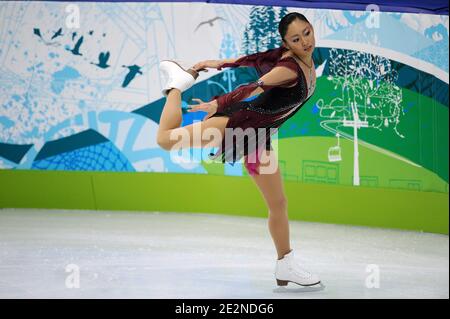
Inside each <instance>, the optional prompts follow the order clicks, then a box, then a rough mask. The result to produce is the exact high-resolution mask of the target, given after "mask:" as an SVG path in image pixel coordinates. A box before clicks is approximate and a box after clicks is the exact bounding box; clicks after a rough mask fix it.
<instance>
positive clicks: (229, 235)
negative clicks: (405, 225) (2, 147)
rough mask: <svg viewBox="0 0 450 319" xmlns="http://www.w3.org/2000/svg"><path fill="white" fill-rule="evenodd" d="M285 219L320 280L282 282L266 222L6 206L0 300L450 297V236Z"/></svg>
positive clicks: (0, 218) (1, 215)
mask: <svg viewBox="0 0 450 319" xmlns="http://www.w3.org/2000/svg"><path fill="white" fill-rule="evenodd" d="M290 225H291V228H290V231H291V243H292V248H293V249H294V250H295V253H296V256H297V260H298V261H299V262H300V263H301V264H302V265H303V266H304V267H305V268H306V269H308V270H310V271H311V272H314V273H316V274H318V275H319V277H320V278H321V280H322V282H323V286H320V287H301V286H297V285H295V284H291V283H290V284H289V285H288V286H287V287H277V286H276V282H275V279H274V275H273V272H274V268H275V260H276V253H275V248H274V246H273V243H272V239H271V237H270V234H269V231H268V228H267V220H266V219H263V218H252V217H238V216H223V215H209V214H190V213H165V212H164V213H163V212H161V213H158V212H153V213H152V212H124V211H118V212H116V211H76V210H39V209H0V298H213V299H216V298H220V299H222V298H252V299H254V298H256V299H259V298H285V299H288V298H449V238H448V236H447V235H438V234H429V233H421V232H412V231H400V230H389V229H380V228H368V227H356V226H344V225H332V224H320V223H307V222H298V221H291V222H290Z"/></svg>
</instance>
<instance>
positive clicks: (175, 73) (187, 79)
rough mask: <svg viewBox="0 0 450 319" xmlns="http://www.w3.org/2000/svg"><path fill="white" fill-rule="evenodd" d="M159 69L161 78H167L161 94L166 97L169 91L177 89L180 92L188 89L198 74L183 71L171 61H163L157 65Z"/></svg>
mask: <svg viewBox="0 0 450 319" xmlns="http://www.w3.org/2000/svg"><path fill="white" fill-rule="evenodd" d="M159 69H160V71H161V73H162V74H163V76H165V77H166V78H167V83H166V84H165V85H164V87H163V90H162V94H163V95H164V96H167V95H168V94H169V91H170V90H171V89H178V90H180V91H181V92H183V91H185V90H187V89H189V88H190V87H191V86H192V85H193V84H194V82H195V80H196V79H197V78H198V72H197V71H195V70H194V69H188V70H185V69H184V68H183V67H182V66H181V65H179V64H178V63H177V62H175V61H172V60H164V61H161V62H160V63H159Z"/></svg>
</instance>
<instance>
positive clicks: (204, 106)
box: [189, 60, 298, 119]
mask: <svg viewBox="0 0 450 319" xmlns="http://www.w3.org/2000/svg"><path fill="white" fill-rule="evenodd" d="M294 70H298V68H297V65H296V63H295V62H292V61H291V60H280V61H279V62H278V64H277V65H276V66H275V67H274V68H273V69H272V71H270V72H268V73H267V74H265V75H263V76H262V77H261V78H260V79H259V80H258V81H257V82H253V83H250V84H247V85H243V86H241V87H239V88H238V89H236V90H234V91H232V92H230V93H228V94H225V95H222V96H219V97H217V98H215V99H213V100H211V101H209V102H203V101H200V100H198V101H200V102H201V103H200V104H198V105H192V106H191V109H190V110H189V111H190V112H196V111H205V112H207V113H208V116H207V117H206V118H209V117H210V116H211V115H213V114H214V113H216V112H225V111H226V108H227V107H229V106H231V105H232V104H233V103H236V102H240V101H242V100H244V99H246V98H248V97H250V96H252V95H255V94H258V93H261V92H262V91H264V90H266V89H269V88H272V87H276V86H281V87H287V86H291V85H294V84H295V83H296V82H297V78H298V74H297V71H294ZM206 118H205V119H206Z"/></svg>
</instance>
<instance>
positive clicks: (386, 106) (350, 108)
mask: <svg viewBox="0 0 450 319" xmlns="http://www.w3.org/2000/svg"><path fill="white" fill-rule="evenodd" d="M328 73H329V76H328V80H330V81H331V82H332V83H334V85H335V87H334V88H335V90H337V92H338V94H337V96H336V97H335V98H333V99H332V100H331V101H330V102H329V103H325V102H324V100H323V98H321V99H319V100H318V101H317V106H318V108H319V110H320V113H319V114H320V116H321V117H323V118H326V119H327V120H325V121H323V122H322V123H321V125H322V127H324V128H325V129H327V130H328V131H330V132H332V133H336V134H339V135H340V136H344V137H347V138H351V139H353V141H354V174H353V176H354V179H353V184H354V185H359V161H358V155H359V153H358V128H361V127H366V128H373V129H377V130H380V131H381V130H383V129H387V128H392V129H393V130H394V132H395V133H396V134H397V136H399V137H400V138H404V135H402V134H401V133H400V132H399V131H398V129H397V126H398V124H399V123H400V117H401V116H402V115H403V114H404V112H403V108H402V103H401V102H402V91H401V89H400V88H399V87H398V86H397V85H396V84H395V81H396V80H397V77H398V74H397V72H396V71H395V70H394V69H393V68H392V66H391V62H390V61H389V59H386V58H384V57H381V56H375V55H371V54H369V53H364V52H358V51H350V50H338V49H331V50H330V56H329V59H328ZM331 123H333V124H335V125H334V126H336V127H335V128H332V127H330V126H328V124H331ZM342 126H344V127H353V136H351V135H349V134H348V133H346V132H344V131H342V130H340V128H341V127H342Z"/></svg>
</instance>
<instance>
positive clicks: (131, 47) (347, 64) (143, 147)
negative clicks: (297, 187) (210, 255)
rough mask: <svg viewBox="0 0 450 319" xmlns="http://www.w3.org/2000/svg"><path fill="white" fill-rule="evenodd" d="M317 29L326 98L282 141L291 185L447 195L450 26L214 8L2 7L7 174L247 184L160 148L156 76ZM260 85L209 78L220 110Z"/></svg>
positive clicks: (192, 94)
mask: <svg viewBox="0 0 450 319" xmlns="http://www.w3.org/2000/svg"><path fill="white" fill-rule="evenodd" d="M293 11H299V12H302V13H303V14H305V15H306V16H307V17H308V19H309V20H310V21H311V22H312V24H313V26H314V27H315V32H316V37H317V49H316V50H315V52H314V61H315V65H316V68H317V75H318V80H317V89H316V93H315V95H314V96H313V98H311V99H310V100H309V102H308V103H307V104H305V105H304V106H303V108H302V109H301V110H300V111H299V112H298V113H297V114H296V115H295V116H294V117H292V118H291V119H290V120H289V121H287V122H286V123H285V124H284V125H283V126H282V127H281V129H280V130H279V132H278V133H277V135H276V136H275V138H274V139H273V146H274V148H275V149H276V150H277V151H278V158H279V161H280V165H281V171H282V174H283V175H284V178H285V179H286V180H290V181H298V182H303V183H328V184H336V185H361V186H368V187H387V188H400V189H411V190H421V191H435V192H448V145H449V143H448V136H449V132H448V105H449V101H448V79H449V77H448V67H449V66H448V51H449V50H448V43H449V42H448V33H449V24H448V23H449V21H448V16H437V15H426V14H420V15H418V14H401V13H375V15H374V13H371V12H362V11H341V10H317V9H299V8H282V7H263V6H243V5H223V4H220V5H215V4H204V3H76V2H72V3H70V4H69V3H67V2H66V3H63V2H61V3H48V2H2V3H0V68H1V73H0V83H1V85H0V168H2V169H36V170H85V171H90V170H96V171H99V170H100V171H136V172H169V173H198V174H214V175H224V174H225V175H234V176H246V174H247V173H246V171H245V169H244V168H243V165H242V163H236V164H235V165H230V164H225V165H224V164H221V163H218V162H213V163H211V162H210V161H208V157H207V154H208V153H210V152H211V151H212V150H211V149H209V150H208V149H204V150H201V149H192V150H190V154H189V156H192V157H193V158H194V159H195V160H194V161H179V160H175V161H174V160H173V159H174V158H176V156H181V157H182V156H185V155H183V154H173V153H171V152H167V151H164V150H163V149H161V148H159V147H158V145H157V144H156V141H155V136H156V131H157V128H158V122H159V117H160V114H161V111H162V107H163V103H164V99H163V98H162V95H161V86H162V82H161V79H160V76H159V69H158V63H159V61H160V60H163V59H168V58H171V59H177V60H179V61H181V62H184V63H186V65H189V64H190V65H193V64H194V63H196V62H198V61H200V60H204V59H218V58H220V59H225V58H231V57H238V56H241V55H244V54H251V53H254V52H260V51H265V50H268V49H271V48H274V47H277V46H279V45H280V40H279V38H278V34H277V21H278V20H279V18H280V16H283V15H285V14H286V13H287V12H293ZM255 79H256V73H255V72H254V70H253V69H251V68H239V69H227V70H224V71H223V72H218V71H214V70H213V71H210V72H208V73H203V74H202V75H201V77H200V78H199V79H198V80H197V82H196V84H195V85H194V86H193V87H192V88H191V89H189V90H188V91H187V92H185V93H184V94H183V103H182V105H181V107H182V110H183V125H187V124H191V123H193V122H194V121H199V120H201V119H202V118H203V117H204V115H205V114H204V113H202V112H196V113H187V112H185V109H186V107H187V105H188V104H193V102H192V98H201V99H203V100H209V99H210V98H212V97H213V96H214V95H218V94H223V93H227V92H230V91H231V90H233V89H235V88H236V87H238V86H239V85H242V84H244V83H248V82H250V81H253V80H255Z"/></svg>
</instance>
